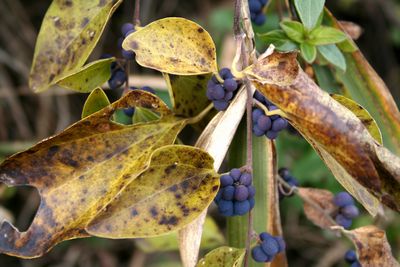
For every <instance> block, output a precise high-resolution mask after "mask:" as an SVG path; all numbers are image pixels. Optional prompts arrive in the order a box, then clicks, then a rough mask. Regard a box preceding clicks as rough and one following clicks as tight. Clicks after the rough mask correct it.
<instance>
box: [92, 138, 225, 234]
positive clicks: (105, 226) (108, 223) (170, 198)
mask: <svg viewBox="0 0 400 267" xmlns="http://www.w3.org/2000/svg"><path fill="white" fill-rule="evenodd" d="M218 188H219V175H218V173H216V172H215V171H214V168H213V159H212V158H211V156H210V155H208V154H207V153H206V152H203V151H202V150H200V149H198V148H194V147H190V146H181V145H171V146H164V147H162V148H159V149H158V150H156V151H154V153H153V155H152V156H151V160H150V164H149V166H148V168H147V169H146V171H144V172H143V173H142V174H140V175H139V176H138V177H137V178H136V179H135V180H133V181H132V182H131V183H130V184H129V185H128V186H127V187H126V188H125V189H124V190H123V191H122V192H120V193H119V194H118V195H117V196H116V198H115V199H114V200H113V201H112V202H111V203H110V204H108V205H107V206H106V207H104V208H103V209H102V210H101V211H100V214H99V216H97V217H96V218H95V219H94V220H93V221H91V222H90V224H89V225H88V226H87V227H86V230H87V232H88V233H90V234H92V235H95V236H100V237H108V238H136V237H150V236H157V235H161V234H165V233H168V232H171V231H175V230H178V229H180V228H182V227H184V226H185V225H187V224H188V223H190V222H191V221H193V220H194V219H196V218H197V217H198V216H199V215H200V214H201V213H202V211H203V210H204V209H206V208H207V207H208V206H209V205H210V204H211V202H212V201H213V199H214V197H215V195H216V194H217V191H218Z"/></svg>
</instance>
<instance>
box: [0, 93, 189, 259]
mask: <svg viewBox="0 0 400 267" xmlns="http://www.w3.org/2000/svg"><path fill="white" fill-rule="evenodd" d="M128 106H131V107H135V106H138V107H145V108H148V109H151V110H153V111H154V112H157V113H159V114H160V115H161V118H160V120H158V121H152V122H148V123H138V124H135V125H130V126H124V125H121V124H117V123H114V122H112V121H111V120H110V118H111V117H112V115H113V113H114V112H115V111H116V110H117V109H120V108H125V107H128ZM184 125H185V120H177V119H176V118H175V117H173V115H172V114H171V112H170V111H169V109H168V108H167V106H166V105H165V104H164V103H163V101H162V100H160V99H159V98H157V97H156V96H155V95H152V94H150V93H146V92H143V91H139V90H136V91H132V92H130V93H128V94H127V95H126V96H124V97H123V98H121V99H120V100H119V101H117V102H115V103H113V104H111V105H109V106H107V107H106V108H104V109H102V110H100V111H98V112H96V113H94V114H92V115H90V116H88V117H86V118H85V119H82V120H81V121H78V122H77V123H75V124H73V125H72V126H70V127H69V128H68V129H66V130H65V131H63V132H61V133H60V134H58V135H56V136H54V137H51V138H49V139H46V140H44V141H42V142H41V143H38V144H37V145H35V146H34V147H32V148H30V149H28V150H26V151H24V152H21V153H18V154H16V155H14V156H12V157H10V158H8V159H7V160H5V161H4V162H3V163H2V164H1V165H0V181H1V182H4V183H6V184H7V185H9V186H16V185H30V186H34V187H36V188H37V189H38V191H39V193H40V196H41V203H40V207H39V209H38V211H37V214H36V216H35V218H34V220H33V222H32V224H31V225H30V227H29V229H28V230H27V231H26V232H19V231H18V230H17V229H15V228H14V227H13V226H12V225H10V224H9V223H8V222H4V223H3V224H2V225H1V227H0V253H5V254H9V255H13V256H18V257H22V258H34V257H39V256H41V255H42V254H44V253H45V252H46V251H48V250H49V249H51V248H52V247H53V246H54V245H56V244H57V243H59V242H61V241H63V240H67V239H72V238H79V237H84V236H87V235H88V233H87V232H86V231H85V227H86V225H87V224H88V223H89V222H90V221H91V220H92V219H93V218H94V217H95V216H96V215H97V214H98V213H99V211H100V210H102V209H103V208H104V206H106V205H107V204H108V203H109V202H110V201H112V199H113V198H114V197H115V195H117V194H118V192H120V191H121V190H123V189H124V188H125V187H126V186H128V185H129V184H130V183H131V182H132V181H133V180H134V179H136V177H138V176H139V174H140V173H142V172H143V171H144V170H145V169H146V168H147V166H148V165H149V159H150V156H151V154H152V153H153V151H155V150H156V149H158V148H160V147H163V146H165V145H170V144H173V143H174V142H175V139H176V136H177V134H178V133H179V132H180V130H181V129H182V128H183V127H184Z"/></svg>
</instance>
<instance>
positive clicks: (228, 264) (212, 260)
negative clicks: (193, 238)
mask: <svg viewBox="0 0 400 267" xmlns="http://www.w3.org/2000/svg"><path fill="white" fill-rule="evenodd" d="M245 253H246V251H245V249H239V248H231V247H220V248H217V249H214V250H212V251H211V252H209V253H207V255H205V256H204V258H202V259H201V260H200V261H199V262H198V263H197V265H196V267H203V266H204V267H240V266H242V262H243V259H244V254H245Z"/></svg>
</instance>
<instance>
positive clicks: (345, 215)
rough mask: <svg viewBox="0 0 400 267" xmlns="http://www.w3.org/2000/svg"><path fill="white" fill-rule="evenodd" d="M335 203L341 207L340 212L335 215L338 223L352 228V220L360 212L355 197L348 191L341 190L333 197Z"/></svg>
mask: <svg viewBox="0 0 400 267" xmlns="http://www.w3.org/2000/svg"><path fill="white" fill-rule="evenodd" d="M333 203H334V204H335V205H336V206H338V207H339V212H338V214H337V215H336V217H335V221H336V222H337V224H339V225H341V226H343V227H344V228H346V229H348V228H350V226H351V223H352V220H353V219H354V218H356V217H357V216H358V215H359V214H360V212H359V210H358V208H357V207H356V206H355V205H354V199H353V197H352V196H351V195H350V194H349V193H347V192H340V193H338V194H337V195H336V196H335V197H334V198H333Z"/></svg>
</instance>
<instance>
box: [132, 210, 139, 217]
mask: <svg viewBox="0 0 400 267" xmlns="http://www.w3.org/2000/svg"><path fill="white" fill-rule="evenodd" d="M138 214H139V213H138V211H137V210H136V209H135V208H132V210H131V216H132V217H135V216H137V215H138Z"/></svg>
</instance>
